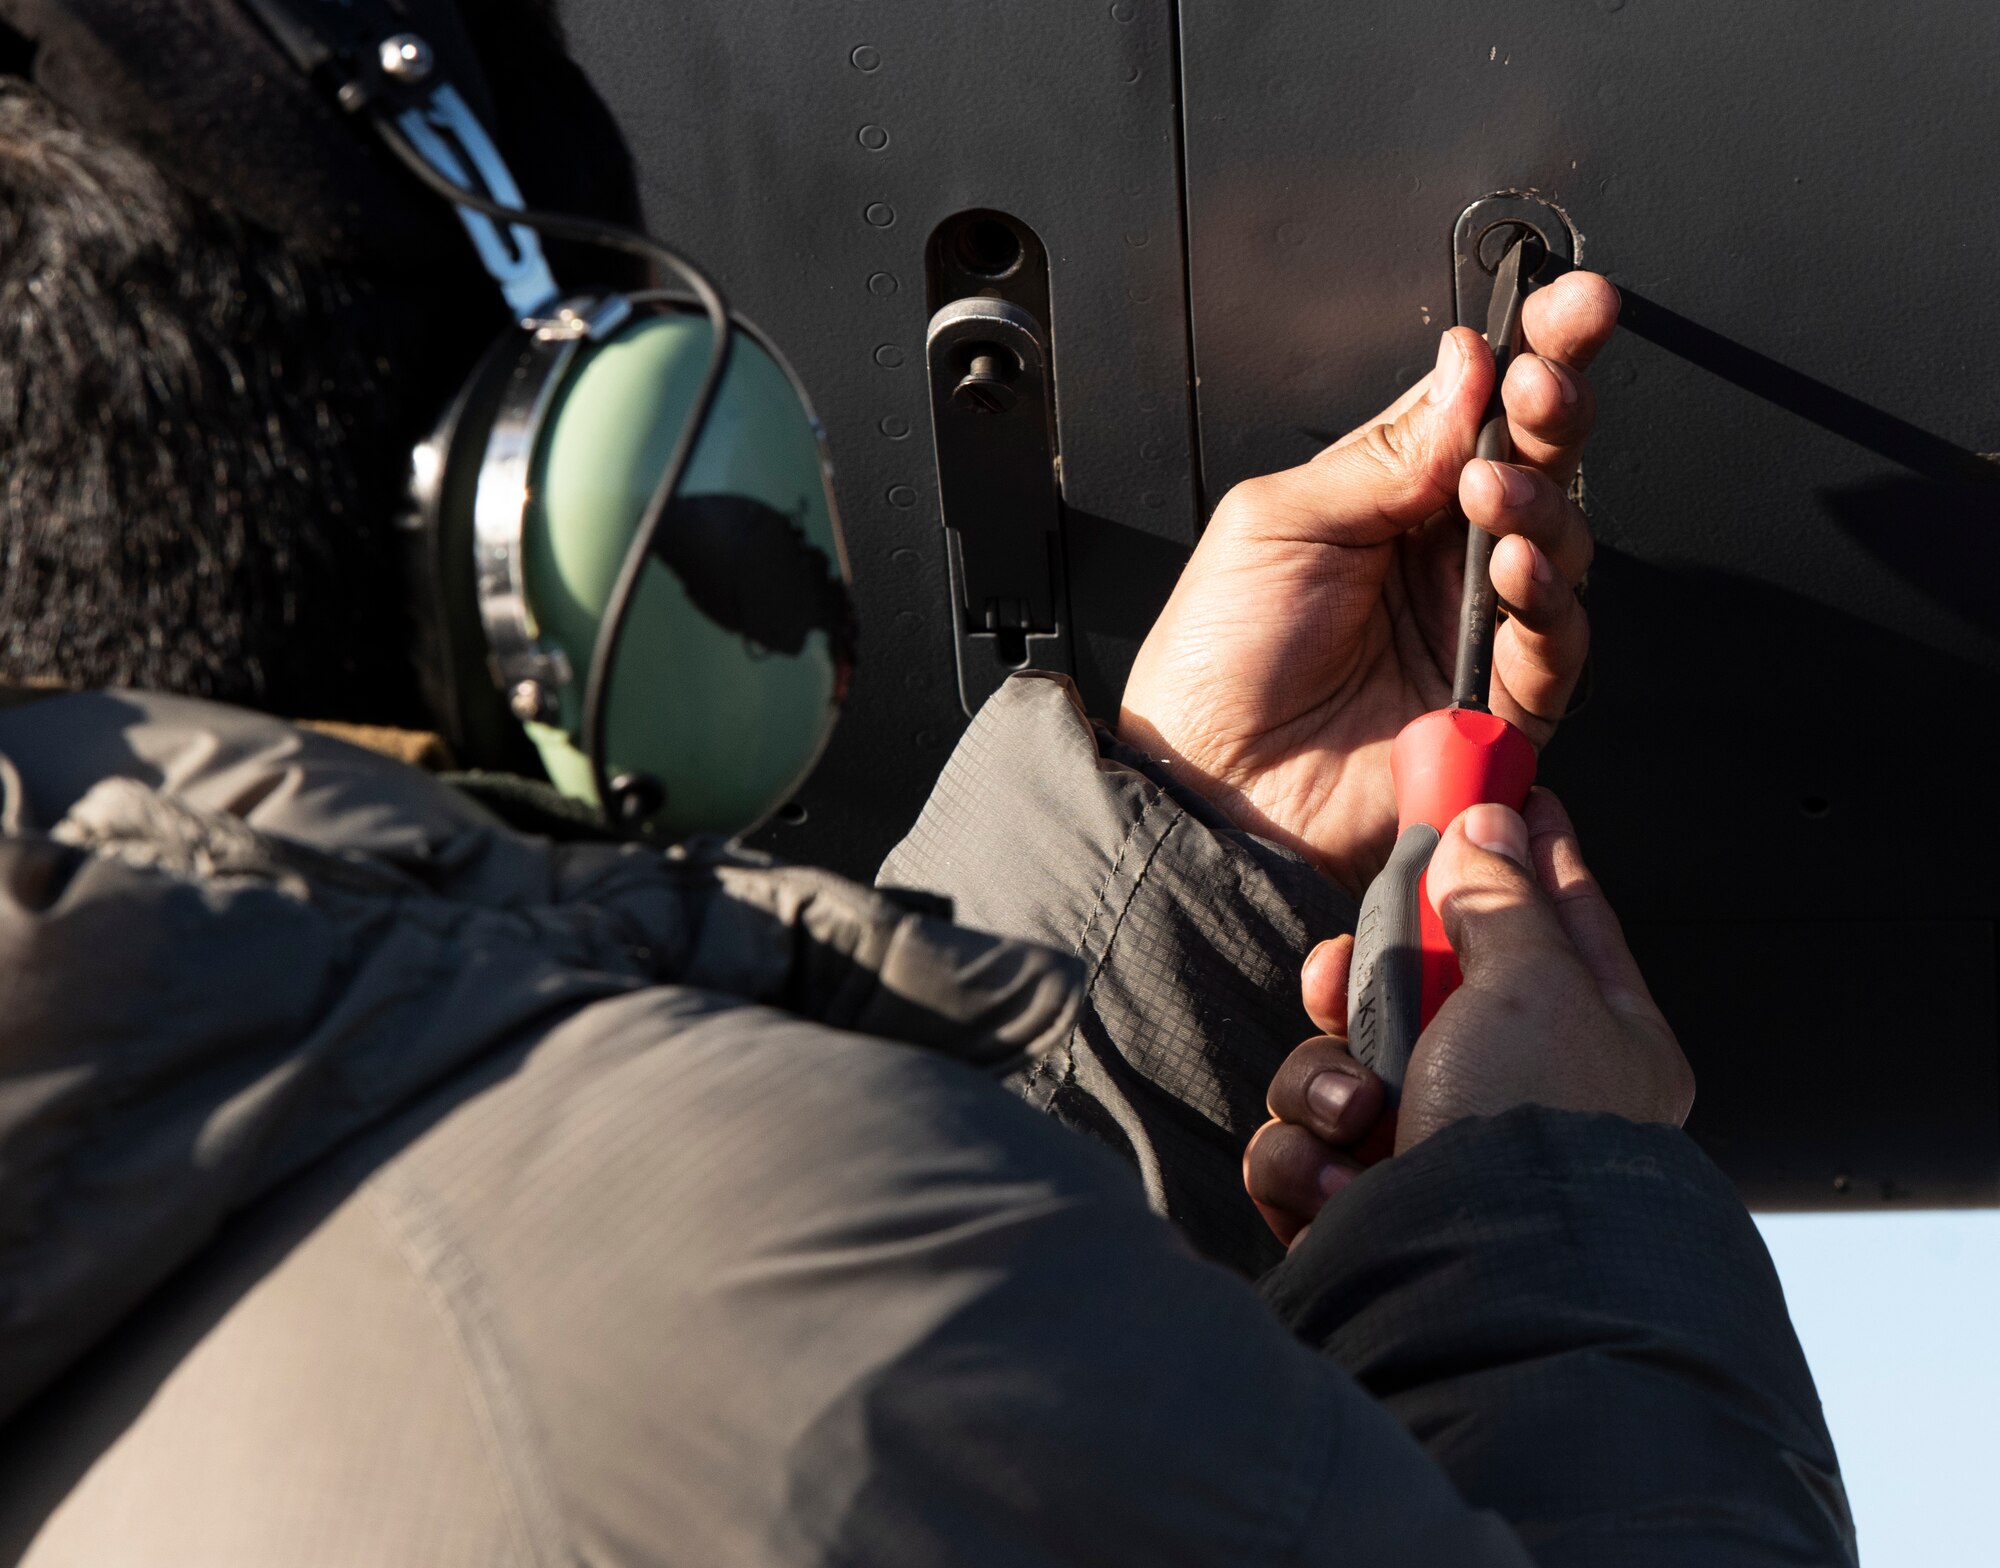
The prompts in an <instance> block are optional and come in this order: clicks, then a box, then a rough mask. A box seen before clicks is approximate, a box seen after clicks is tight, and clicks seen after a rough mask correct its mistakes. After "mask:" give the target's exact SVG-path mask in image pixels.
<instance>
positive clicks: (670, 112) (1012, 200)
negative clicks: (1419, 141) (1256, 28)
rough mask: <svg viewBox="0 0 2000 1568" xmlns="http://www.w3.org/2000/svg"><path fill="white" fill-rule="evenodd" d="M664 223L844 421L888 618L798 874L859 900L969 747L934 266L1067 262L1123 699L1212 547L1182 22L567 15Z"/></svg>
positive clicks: (809, 797)
mask: <svg viewBox="0 0 2000 1568" xmlns="http://www.w3.org/2000/svg"><path fill="white" fill-rule="evenodd" d="M562 10H563V15H564V18H565V21H566V25H567V28H568V32H569V35H570V42H571V46H572V50H573V52H574V53H575V54H576V56H577V57H578V59H579V61H580V62H581V63H582V65H583V67H584V69H585V70H586V71H587V72H589V74H590V76H591V78H592V80H593V81H594V82H595V83H596V85H597V87H598V90H599V91H600V92H601V93H602V94H603V95H604V97H605V99H606V101H607V103H608V104H609V105H610V108H611V110H612V112H613V114H614V115H615V116H616V117H617V119H618V122H619V124H620V126H621V128H622V129H623V131H624V133H625V136H626V138H627V140H628V142H629V143H630V144H631V146H632V149H633V152H634V155H635V160H636V162H637V164H638V167H639V169H640V170H641V175H642V178H641V184H642V191H643V195H644V198H645V205H646V216H647V220H648V222H649V223H651V224H652V225H653V227H654V228H655V229H656V230H657V231H658V232H659V233H660V234H661V236H662V237H663V238H666V239H667V240H669V241H670V242H672V243H674V244H675V245H677V246H679V247H681V248H683V249H684V250H686V251H687V252H688V253H689V254H691V255H693V256H695V257H696V258H698V259H699V260H700V261H702V262H703V263H704V264H705V265H706V266H708V267H709V268H710V269H711V270H712V271H713V272H714V273H715V274H716V276H717V277H718V278H720V279H721V280H722V281H723V283H724V285H725V286H726V287H727V289H728V291H729V296H730V300H731V302H732V303H733V304H734V305H735V306H736V307H737V308H738V309H739V310H741V311H742V312H743V313H744V314H745V315H746V316H748V317H749V318H750V319H751V320H753V321H755V322H757V323H758V324H759V325H760V326H761V327H763V328H764V329H765V330H766V331H768V332H769V333H770V334H771V335H772V336H773V337H774V338H775V339H776V340H777V341H778V342H779V343H781V344H782V345H783V346H784V350H785V353H786V355H787V357H788V358H789V359H790V360H791V361H792V363H793V364H794V365H795V366H796V367H797V369H798V371H799V374H800V375H801V377H802V378H803V380H804V382H805V385H806V387H807V389H808V390H809V391H810V393H811V395H812V397H813V399H814V401H815V403H816V404H817V405H818V408H819V412H820V415H821V417H822V419H823V420H824V421H825V423H826V427H827V433H828V437H829V441H830V444H831V447H832V452H833V458H834V466H835V475H836V485H837V491H838V500H839V503H840V507H841V520H842V525H843V528H844V530H845V532H846V536H847V541H848V547H849V553H850V557H851V564H852V568H853V574H854V583H855V601H856V610H857V613H858V615H859V618H860V622H861V633H862V642H861V665H860V669H859V672H858V673H857V676H856V680H855V684H854V689H853V695H852V698H851V700H850V705H849V709H848V712H847V714H846V717H845V718H844V719H843V721H842V724H841V727H840V730H839V732H838V733H837V734H836V736H835V738H834V742H833V745H832V747H831V748H830V749H829V751H828V754H827V757H826V759H825V761H824V762H823V763H822V764H821V766H820V768H819V770H818V772H817V773H816V774H815V775H814V777H813V778H812V780H811V781H810V782H809V783H808V784H807V786H806V788H805V790H804V791H803V793H802V795H801V797H800V802H799V804H800V805H801V806H802V807H803V809H804V813H805V819H804V821H803V822H802V823H800V822H797V821H796V815H797V814H796V813H795V814H794V819H795V820H794V823H793V824H790V825H784V824H781V825H778V826H774V827H772V828H770V829H767V830H765V831H764V832H763V833H762V834H760V836H759V842H760V843H762V844H764V845H765V846H767V847H770V848H773V849H775V850H777V851H778V852H779V853H782V854H785V855H788V856H793V857H796V858H800V859H808V860H814V861H818V862H819V863H821V864H826V865H832V866H835V867H837V868H839V869H841V870H844V871H848V872H851V873H855V874H859V875H862V876H867V875H871V874H872V873H873V870H874V867H875V866H876V864H878V863H879V861H880V859H881V857H882V855H883V854H884V853H885V852H886V851H887V850H888V848H889V847H890V845H891V844H893V843H894V842H895V840H896V839H897V838H899V837H900V836H901V835H902V833H903V832H905V831H906V830H907V829H908V826H909V824H910V822H911V821H912V820H913V819H914V817H915V815H916V812H917V810H918V809H919V807H920V806H921V805H922V803H923V799H924V796H925V794H926V792H927V791H928V789H929V786H930V783H931V781H932V780H933V779H934V778H935V777H936V775H937V772H938V770H939V769H940V768H941V767H942V766H943V764H944V760H945V758H946V756H947V755H948V754H949V752H950V748H951V745H952V743H953V741H954V740H956V738H957V736H958V733H959V731H960V729H961V728H962V727H963V726H964V724H965V715H964V713H963V711H962V710H961V708H960V703H959V691H958V679H957V672H956V668H955V661H954V655H953V632H952V618H951V614H950V596H951V587H950V583H949V577H948V572H947V567H946V551H945V537H944V533H943V530H942V528H941V527H940V523H939V513H938V505H937V488H936V467H935V462H934V459H933V455H932V451H931V443H930V440H929V439H928V433H929V430H930V407H929V398H928V393H927V388H926V385H925V374H924V364H925V358H924V330H925V325H926V323H927V322H928V320H929V319H930V315H931V310H930V308H929V306H928V304H927V298H926V296H927V289H926V246H927V243H928V241H929V238H930V236H931V234H932V233H933V231H934V230H935V229H936V228H937V227H938V225H939V224H940V223H942V222H943V221H944V220H945V219H947V218H948V217H950V216H951V215H953V214H956V213H962V212H967V211H970V210H973V209H981V208H990V209H994V210H997V211H1000V212H1004V213H1009V214H1013V215H1015V216H1017V217H1018V218H1019V219H1020V220H1021V221H1022V222H1023V223H1025V224H1027V225H1029V226H1031V227H1032V229H1033V230H1034V232H1035V233H1036V234H1038V235H1039V236H1040V237H1041V239H1042V241H1043V242H1044V243H1045V244H1046V246H1047V249H1048V254H1049V257H1050V261H1051V294H1050V300H1049V312H1048V318H1047V319H1048V325H1049V329H1050V332H1051V335H1052V342H1053V351H1054V357H1055V359H1056V361H1057V363H1058V364H1060V366H1061V367H1062V379H1061V384H1060V386H1059V387H1058V389H1057V408H1056V420H1057V426H1058V432H1059V444H1060V447H1061V451H1062V458H1063V465H1062V491H1063V499H1064V502H1065V535H1066V541H1067V562H1066V564H1067V568H1068V591H1069V597H1070V602H1071V604H1072V607H1073V609H1074V612H1075V617H1076V621H1077V624H1078V626H1079V628H1080V631H1079V634H1078V636H1077V638H1076V639H1075V649H1074V656H1075V665H1076V673H1077V677H1078V680H1079V682H1080V684H1081V685H1082V687H1083V689H1084V691H1085V693H1086V695H1087V696H1088V697H1090V698H1091V700H1092V701H1093V703H1094V704H1095V705H1096V706H1098V707H1100V708H1105V707H1108V706H1110V705H1113V704H1115V700H1116V696H1117V692H1118V690H1119V688H1120V687H1121V686H1122V684H1123V682H1124V677H1125V672H1126V670H1127V668H1128V667H1129V666H1130V663H1131V659H1132V655H1133V654H1134V652H1136V651H1137V648H1138V641H1139V638H1140V637H1141V636H1143V635H1144V632H1145V629H1146V627H1147V626H1148V625H1149V624H1150V622H1151V620H1152V618H1153V615H1154V614H1155V612H1156V611H1157V609H1158V607H1159V605H1160V604H1161V603H1163V602H1164V600H1165V598H1166V595H1167V593H1168V591H1169V590H1170V589H1171V587H1172V585H1173V579H1174V577H1175V575H1176V574H1177V573H1178V571H1179V567H1180V563H1181V561H1182V560H1183V559H1185V557H1186V553H1187V550H1188V549H1189V548H1190V547H1191V546H1192V543H1193V541H1194V537H1195V528H1196V502H1195V486H1194V481H1193V469H1192V463H1191V457H1190V450H1191V447H1190V427H1189V407H1188V347H1187V334H1186V323H1185V295H1186V285H1185V277H1184V274H1183V270H1182V263H1183V244H1182V237H1181V222H1180V196H1181V189H1180V178H1179V168H1178V162H1177V145H1176V135H1175V133H1176V126H1177V118H1176V112H1175V91H1176V79H1175V70H1174V48H1175V38H1174V33H1173V28H1172V13H1171V11H1170V9H1169V8H1167V7H1165V6H1162V5H1158V4H1147V3H1141V0H1106V3H1095V0H1093V3H1088V4H1076V3H1071V0H1035V3H1032V4H1029V3H1009V4H1004V5H1002V4H995V3H993V0H823V3H816V4H813V5H810V6H791V5H745V4H741V3H740V0H728V3H724V0H699V3H685V4H673V5H665V4H648V3H643V0H564V4H563V7H562Z"/></svg>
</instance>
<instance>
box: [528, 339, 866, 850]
mask: <svg viewBox="0 0 2000 1568" xmlns="http://www.w3.org/2000/svg"><path fill="white" fill-rule="evenodd" d="M709 331H710V328H709V324H708V322H707V320H706V319H704V318H703V317H701V316H697V315H692V314H679V313H675V314H666V315H648V316H642V317H639V318H636V319H635V320H633V321H631V322H628V323H627V324H626V325H625V326H623V327H622V328H621V329H619V331H618V332H617V333H616V334H614V335H613V336H612V337H611V338H610V340H609V341H607V342H604V343H600V344H593V345H591V346H589V347H588V348H586V349H585V351H584V353H583V354H582V355H581V356H580V357H579V360H578V362H577V363H576V364H575V365H574V366H573V368H572V369H571V371H570V374H569V376H568V378H567V381H566V383H565V384H564V386H563V387H562V388H561V390H560V391H559V392H558V393H557V395H556V400H555V402H554V404H553V405H552V407H551V409H550V412H549V418H548V423H547V425H546V427H545V429H544V434H543V437H542V441H541V446H540V450H539V452H538V454H537V456H536V459H535V463H534V466H533V469H532V472H531V476H530V489H529V507H528V514H527V517H526V519H525V526H524V529H523V552H524V566H525V574H526V588H527V594H528V600H529V607H530V609H531V610H532V611H533V614H534V617H535V620H536V621H537V623H538V624H539V627H540V630H541V636H542V640H543V642H544V643H546V644H552V645H554V646H555V647H558V648H560V649H561V650H562V651H563V652H564V653H565V654H566V655H567V656H568V658H569V662H570V665H571V667H572V668H573V669H574V670H575V672H576V678H575V679H574V680H572V681H571V682H570V683H569V685H568V686H566V687H565V688H564V689H563V692H562V694H561V698H560V703H561V723H560V726H558V725H552V724H529V725H528V726H527V728H528V732H529V735H530V736H531V738H532V739H533V740H534V742H535V745H536V746H537V748H538V749H539V750H540V752H541V756H542V762H543V765H544V766H545V767H546V768H547V769H548V773H549V777H550V778H551V779H552V780H553V781H554V782H555V784H556V786H557V788H559V789H560V790H562V791H563V793H564V794H566V795H570V796H572V797H574V798H576V799H579V800H584V801H588V802H590V803H591V804H593V805H594V804H597V799H596V791H595V788H594V785H593V783H592V777H591V769H590V764H589V761H588V759H587V758H586V757H585V755H584V753H583V751H582V749H581V748H580V747H579V746H578V745H577V743H576V735H577V732H578V728H579V725H580V723H581V719H582V708H583V672H584V671H585V670H587V669H588V668H589V666H590V657H591V649H592V647H593V646H594V644H595V642H596V638H597V632H598V624H599V620H600V617H601V616H602V614H603V611H604V607H605V604H606V602H607V601H608V599H609V597H610V593H611V587H612V583H613V581H614V580H615V578H616V577H617V574H618V568H619V565H620V563H621V562H622V561H623V559H624V556H625V552H626V549H627V547H628V545H629V544H630V542H631V539H632V536H633V533H634V531H635V530H636V528H637V527H638V524H639V520H640V517H641V515H642V514H643V513H644V511H645V508H646V505H647V503H648V501H649V500H650V499H651V496H652V492H653V489H654V486H655V485H656V484H657V483H658V480H659V477H660V475H661V473H662V472H663V471H664V470H665V468H666V465H667V461H668V458H669V455H670V453H671V452H672V449H673V446H674V443H675V441H676V440H677V439H678V438H679V436H680V432H681V428H682V425H683V423H684V422H685V421H686V419H687V417H688V413H689V410H690V407H691V405H692V403H693V401H694V398H695V396H696V392H697V388H698V386H699V384H700V381H701V378H702V372H703V369H704V368H705V365H706V362H707V356H708V348H709ZM852 638H853V626H852V619H851V611H850V608H849V603H848V598H847V592H846V566H845V560H844V557H843V554H842V550H841V543H840V536H839V531H838V527H837V524H836V522H835V518H834V512H833V505H832V501H831V498H830V496H829V492H828V485H827V472H826V467H825V461H824V454H823V448H822V445H821V441H820V435H819V430H818V426H817V425H816V423H815V421H814V420H813V418H812V415H811V413H810V412H809V410H808V408H807V406H806V404H805V402H804V399H803V397H802V396H801V394H800V392H799V390H798V388H797V387H796V386H795V384H794V383H793V381H792V379H791V376H790V374H789V373H788V372H787V370H786V369H785V367H784V366H783V365H782V364H780V363H779V362H778V361H777V360H776V359H775V358H774V357H773V356H772V355H771V354H770V353H769V352H768V351H767V350H766V349H765V347H764V346H763V345H762V344H761V343H759V342H758V341H757V340H756V339H755V338H754V337H753V336H751V335H749V334H748V333H745V332H742V331H739V332H738V335H737V340H736V343H735V345H734V346H733V348H732V350H731V355H730V363H729V369H728V371H727V373H726V375H725V376H724V379H723V381H722V384H721V387H720V388H719V390H718V393H717V398H716V403H715V406H714V408H713V410H712V412H711V413H710V416H709V420H708V424H707V427H706V428H705V429H704V431H703V432H702V435H701V440H700V443H699V445H698V446H697V447H696V448H695V450H694V452H693V453H692V455H691V456H690V458H689V462H688V466H687V470H686V472H685V474H684V475H683V477H682V480H681V484H680V488H679V494H678V497H677V499H676V501H675V503H674V506H673V507H672V509H671V510H670V511H669V512H668V514H667V516H666V519H665V520H664V522H663V524H662V526H661V529H660V533H659V538H658V541H657V543H656V545H655V548H654V558H653V560H652V561H650V562H649V563H648V564H647V567H646V571H645V574H644V576H643V578H642V579H641V581H640V583H639V586H638V589H637V593H636V596H635V598H634V601H633V604H632V608H631V612H630V614H629V616H628V618H627V621H626V625H625V632H624V636H623V638H622V639H621V641H620V643H619V649H618V658H617V662H616V664H615V665H614V666H613V667H612V671H611V677H610V685H609V700H608V708H607V722H606V738H605V752H606V757H605V761H606V770H605V771H606V773H607V775H608V776H609V777H611V778H614V779H615V778H617V777H618V776H620V775H621V774H627V773H639V774H645V775H649V776H650V777H651V778H652V779H654V780H655V781H657V783H658V784H659V785H660V786H661V787H662V788H663V789H664V792H665V794H664V801H663V804H662V805H661V806H660V808H659V810H658V811H657V812H656V813H654V815H653V816H652V817H651V818H650V819H649V825H650V826H651V827H652V828H653V829H654V830H655V831H656V832H658V833H661V834H665V835H667V836H670V837H674V838H681V837H685V836H687V835H689V834H694V833H721V834H734V833H740V832H743V831H745V830H746V829H748V828H750V827H753V826H755V825H756V824H757V823H758V822H760V821H762V820H763V819H764V818H765V817H767V816H768V815H769V814H770V813H771V812H772V811H774V810H775V809H776V808H777V807H778V806H780V805H782V804H783V803H784V802H785V801H786V800H787V799H789V798H790V796H791V795H792V793H793V792H794V791H795V790H796V789H797V788H798V786H799V785H800V784H801V783H802V782H803V781H804V779H805V776H806V774H807V773H808V772H809V771H810V770H811V768H812V765H813V763H814V762H815V761H816V760H817V758H818V756H819V753H820V750H821V748H822V747H823V746H824V745H825V743H826V738H827V736H828V734H829V733H830V732H831V730H832V728H833V722H834V719H835V717H836V716H837V714H838V711H839V703H840V699H841V698H842V696H843V695H844V694H845V689H846V684H847V676H848V671H849V668H850V667H851V663H852V659H853V646H852Z"/></svg>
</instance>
